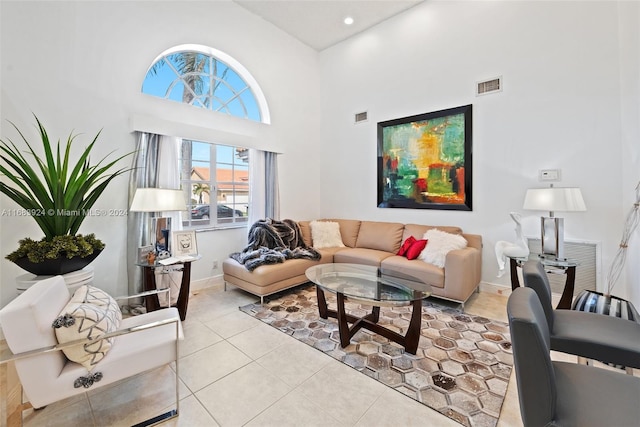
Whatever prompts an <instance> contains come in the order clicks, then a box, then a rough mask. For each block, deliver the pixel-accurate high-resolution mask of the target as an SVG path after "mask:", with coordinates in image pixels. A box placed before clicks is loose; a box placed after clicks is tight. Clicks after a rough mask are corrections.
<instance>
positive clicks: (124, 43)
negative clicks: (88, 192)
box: [0, 1, 320, 306]
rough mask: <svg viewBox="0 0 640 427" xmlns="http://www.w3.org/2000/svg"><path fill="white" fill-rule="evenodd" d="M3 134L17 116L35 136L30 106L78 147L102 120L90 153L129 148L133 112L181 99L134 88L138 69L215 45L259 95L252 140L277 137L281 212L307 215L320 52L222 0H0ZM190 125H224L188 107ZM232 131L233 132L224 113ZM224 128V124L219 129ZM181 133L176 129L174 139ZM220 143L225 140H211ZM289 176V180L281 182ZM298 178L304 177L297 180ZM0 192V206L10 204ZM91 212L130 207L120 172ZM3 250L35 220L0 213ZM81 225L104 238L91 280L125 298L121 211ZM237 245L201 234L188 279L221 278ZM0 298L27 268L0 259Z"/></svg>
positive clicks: (224, 234) (312, 205)
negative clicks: (265, 123) (265, 108)
mask: <svg viewBox="0 0 640 427" xmlns="http://www.w3.org/2000/svg"><path fill="white" fill-rule="evenodd" d="M0 15H1V17H0V19H1V20H0V27H1V30H0V31H1V32H0V36H1V45H0V48H1V49H0V61H1V76H0V79H1V80H0V83H1V84H0V86H1V90H2V94H1V98H0V107H1V112H0V122H1V124H2V129H1V135H2V138H6V137H11V138H14V137H15V136H16V135H15V133H13V132H12V131H11V129H9V128H8V127H7V126H6V123H7V122H6V120H11V121H13V122H15V123H16V124H17V125H18V126H19V127H20V128H21V129H24V130H25V133H26V134H27V135H29V136H30V137H34V136H35V132H34V128H33V123H34V120H33V118H32V116H31V112H33V113H35V114H37V115H38V117H39V118H40V119H41V120H42V121H43V122H44V124H45V125H46V126H47V129H48V130H49V131H50V134H51V135H52V136H56V137H61V138H64V137H66V136H67V135H68V133H69V132H70V131H71V130H72V129H73V130H75V131H76V132H81V133H84V134H85V136H84V137H83V138H81V140H80V141H79V144H80V145H84V143H85V141H87V139H88V138H89V137H90V136H93V135H94V134H95V133H96V132H97V131H98V130H99V129H101V128H103V129H104V130H103V133H102V136H101V138H100V143H99V146H98V148H97V150H96V153H95V158H96V159H97V158H98V156H103V155H106V154H107V153H109V152H111V151H112V150H115V152H116V154H118V155H120V154H124V153H126V152H129V151H131V150H133V149H134V147H135V138H134V135H133V134H132V133H131V125H130V120H131V118H132V117H133V116H134V115H140V114H147V115H148V114H151V115H154V114H156V115H164V116H172V115H173V114H174V113H176V114H178V113H179V112H180V111H182V110H180V108H179V107H182V106H180V105H179V104H175V105H172V104H173V103H171V102H169V101H164V102H163V101H161V100H156V99H151V98H149V97H147V96H143V95H142V94H140V88H141V86H142V81H143V79H144V76H145V74H146V71H147V68H148V67H149V66H150V65H151V63H152V61H153V60H154V58H155V57H156V56H157V55H158V54H160V53H161V52H162V51H164V50H165V49H167V48H170V47H173V46H176V45H179V44H184V43H197V44H203V45H208V46H212V47H215V48H216V49H219V50H221V51H223V52H225V53H227V54H229V55H231V56H232V57H234V58H235V59H237V60H238V61H239V62H240V63H242V64H243V65H244V66H245V67H246V68H247V69H248V70H249V71H250V72H251V73H252V75H253V76H254V77H255V78H256V80H257V81H258V83H259V84H260V86H261V87H262V90H263V91H264V93H265V95H266V97H267V100H268V102H269V107H270V111H271V119H272V124H271V126H269V127H268V129H267V130H264V131H263V132H262V133H261V131H257V132H254V133H253V134H252V135H253V137H254V139H255V141H254V143H255V145H260V141H261V140H262V138H264V140H265V141H270V142H273V143H277V145H278V147H279V149H280V150H281V151H282V152H283V153H284V154H282V156H281V158H280V168H281V174H282V178H281V186H282V212H283V215H286V216H291V217H301V218H309V217H314V216H316V215H317V213H318V206H319V205H318V203H319V202H318V201H317V198H315V197H313V198H309V200H305V203H299V199H300V198H301V197H303V198H304V194H305V193H306V188H307V186H311V187H312V188H313V187H317V184H316V183H315V181H316V180H317V176H318V174H319V165H318V164H316V163H311V164H310V162H309V161H308V159H309V158H313V157H317V155H316V153H315V152H316V151H317V150H318V148H317V147H318V146H319V139H318V136H317V135H318V131H319V123H320V121H319V118H318V117H319V108H320V101H319V81H318V67H317V53H316V52H315V51H313V50H312V49H310V48H308V47H306V46H304V45H303V44H301V43H300V42H298V41H297V40H295V39H293V38H291V37H290V36H288V35H286V34H285V33H284V32H282V31H280V30H278V29H276V28H275V27H273V26H272V25H271V24H268V23H266V22H265V21H264V20H262V19H260V18H257V17H256V16H255V15H253V14H251V13H249V12H247V11H245V10H244V9H242V8H240V7H238V6H236V5H235V4H234V3H231V2H191V1H188V2H185V1H177V2H170V1H169V2H148V1H140V2H111V1H98V2H58V1H56V2H50V1H44V2H11V1H2V2H1V3H0ZM193 117H195V119H194V120H195V121H196V123H195V124H197V125H199V126H202V127H209V128H214V129H219V130H222V131H225V127H226V125H225V123H226V122H227V120H226V117H225V116H221V115H220V114H219V113H213V112H206V111H205V112H200V111H198V112H197V113H194V115H193ZM228 122H229V123H230V124H229V126H228V128H229V129H236V128H237V122H235V121H233V120H231V121H228ZM227 130H228V129H227ZM177 136H181V135H177ZM214 142H224V141H214ZM286 177H296V178H294V179H287V178H286ZM297 177H306V181H307V182H308V183H309V184H305V183H304V182H303V181H302V180H299V179H298V178H297ZM13 207H15V205H14V204H13V202H11V201H10V200H9V199H8V198H6V197H4V196H2V197H1V198H0V208H13ZM96 207H97V208H105V209H109V208H119V209H123V208H127V178H126V177H121V178H119V179H118V180H117V181H116V182H114V183H113V184H112V185H111V186H110V188H108V189H107V191H106V193H105V194H104V195H103V197H102V198H101V200H100V201H99V202H98V203H97V205H96ZM0 222H1V225H0V227H1V229H2V239H1V240H2V242H1V245H0V249H1V250H0V253H1V254H2V256H3V257H4V256H5V255H6V254H8V253H9V252H11V251H13V250H14V249H15V248H17V241H18V240H19V239H21V238H23V237H27V236H28V237H32V238H40V237H41V236H42V233H41V232H40V231H39V229H38V228H37V227H36V225H35V222H34V221H32V220H29V219H25V218H16V217H8V216H3V217H2V218H0ZM80 232H84V233H89V232H95V233H96V235H97V236H98V237H99V238H101V239H102V240H103V241H104V242H105V243H106V249H105V251H104V252H103V253H102V254H101V255H100V256H99V257H98V258H97V259H96V261H94V262H93V264H92V265H93V266H94V269H95V274H96V279H95V284H96V285H97V286H100V287H102V288H104V289H105V290H107V291H109V292H112V293H113V294H117V295H120V294H123V293H125V292H126V291H127V284H126V260H127V257H126V243H125V242H126V219H125V218H123V217H106V218H104V217H101V218H89V219H87V220H86V221H85V222H84V224H83V226H82V227H81V229H80ZM245 244H246V229H245V228H241V229H235V230H225V231H215V232H206V233H198V245H199V249H200V251H201V252H202V254H203V259H202V260H200V261H198V262H196V263H194V264H193V273H192V277H193V279H201V278H206V277H209V276H212V275H216V274H221V270H220V269H218V271H214V270H212V268H211V266H212V263H211V261H212V260H213V259H217V260H222V259H224V258H226V257H227V256H228V254H229V253H230V252H232V251H236V250H239V249H241V248H242V247H244V245H245ZM0 268H1V270H2V271H1V282H0V293H1V295H0V306H3V305H4V304H6V303H7V302H8V301H10V300H11V299H12V298H13V297H14V296H15V277H16V276H18V275H20V274H24V273H25V272H24V271H23V270H21V269H19V268H18V267H16V266H15V265H13V264H12V263H10V262H9V261H7V260H5V259H2V260H1V261H0Z"/></svg>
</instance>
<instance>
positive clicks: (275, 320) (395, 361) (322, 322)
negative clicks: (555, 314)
mask: <svg viewBox="0 0 640 427" xmlns="http://www.w3.org/2000/svg"><path fill="white" fill-rule="evenodd" d="M327 302H328V304H329V306H330V307H335V304H336V300H335V295H333V294H330V293H327ZM345 306H346V310H347V312H348V313H350V314H352V315H354V316H358V317H362V316H364V315H366V314H367V313H369V312H370V311H371V307H370V306H366V305H361V304H358V303H355V302H347V303H346V304H345ZM240 310H242V311H244V312H245V313H247V314H249V315H251V316H253V317H255V318H257V319H260V320H261V321H263V322H265V323H267V324H269V325H271V326H273V327H274V328H277V329H279V330H280V331H282V332H284V333H286V334H289V335H291V336H292V337H294V338H296V339H298V340H300V341H302V342H304V343H306V344H308V345H310V346H312V347H314V348H316V349H318V350H320V351H322V352H324V353H326V354H328V355H330V356H331V357H333V358H335V359H337V360H339V361H341V362H343V363H345V364H347V365H349V366H351V367H352V368H354V369H357V370H358V371H360V372H362V373H363V374H365V375H368V376H370V377H371V378H374V379H376V380H378V381H380V382H381V383H383V384H385V385H387V386H389V387H392V388H394V389H396V390H397V391H399V392H400V393H403V394H405V395H406V396H409V397H410V398H412V399H415V400H417V401H418V402H420V403H422V404H424V405H427V406H429V407H430V408H433V409H435V410H437V411H439V412H440V413H442V414H444V415H446V416H447V417H449V418H451V419H453V420H455V421H457V422H459V423H460V424H462V425H465V426H495V425H496V424H497V422H498V417H499V415H500V409H501V407H502V403H503V401H504V396H505V393H506V390H507V384H508V382H509V376H510V374H511V367H512V365H513V357H512V353H511V342H510V336H509V325H508V324H506V323H504V322H500V321H496V320H491V319H487V318H484V317H480V316H472V315H468V314H465V313H463V312H462V311H460V310H458V309H454V308H449V307H445V306H441V305H438V304H436V303H434V302H432V300H431V299H429V300H425V301H423V307H422V325H421V328H422V332H421V336H420V341H419V344H418V351H417V352H416V355H412V354H409V353H405V351H404V349H403V348H402V346H400V345H398V344H396V343H392V342H390V341H389V340H388V339H386V338H384V337H382V336H380V335H377V334H375V333H373V332H370V331H368V330H364V329H361V330H359V331H358V332H357V333H356V334H355V335H354V336H353V338H352V339H351V344H350V345H349V346H347V347H345V348H342V347H341V346H340V337H339V333H338V323H337V321H336V319H333V318H328V319H322V318H320V316H319V314H318V305H317V297H316V291H315V286H313V285H308V286H302V287H299V288H296V289H294V290H289V291H286V292H282V293H280V294H276V295H274V299H271V300H270V301H268V302H265V303H264V305H261V304H260V303H255V304H249V305H246V306H244V307H240ZM410 318H411V307H382V308H381V311H380V319H379V322H378V323H379V324H380V325H383V326H385V327H387V328H388V329H391V330H394V331H396V332H398V333H400V334H404V333H405V332H406V328H407V326H408V325H409V320H410Z"/></svg>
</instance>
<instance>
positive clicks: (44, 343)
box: [0, 276, 183, 425]
mask: <svg viewBox="0 0 640 427" xmlns="http://www.w3.org/2000/svg"><path fill="white" fill-rule="evenodd" d="M136 297H139V296H136ZM70 298H71V296H70V294H69V291H68V290H67V287H66V285H65V282H64V280H63V279H62V277H61V276H56V277H52V278H49V279H46V280H42V281H40V282H38V283H36V284H34V285H33V286H31V287H30V288H29V289H27V290H26V291H25V292H24V293H22V294H21V295H19V296H18V297H17V298H15V299H14V300H13V301H11V302H10V303H9V304H7V305H6V306H5V307H4V308H3V309H2V310H0V326H1V327H2V331H3V333H4V336H5V339H6V341H7V345H8V347H9V349H10V350H11V352H12V353H13V356H11V358H10V360H12V361H15V368H16V371H17V374H18V377H19V380H20V383H21V385H22V388H23V389H24V394H25V395H26V397H27V398H28V400H29V402H30V404H31V406H32V407H34V408H41V407H44V406H46V405H48V404H50V403H53V402H56V401H59V400H62V399H65V398H67V397H71V396H74V395H77V394H80V393H84V392H86V391H88V390H93V389H95V388H98V387H103V386H105V385H108V384H111V383H113V382H115V381H118V380H121V379H124V378H127V377H130V376H132V375H135V374H138V373H141V372H143V371H147V370H150V369H154V368H157V367H160V366H163V365H166V364H169V363H172V362H174V361H175V362H176V364H175V373H176V378H175V383H174V384H173V385H174V387H175V393H176V407H175V409H173V410H170V411H168V412H166V413H164V414H161V415H159V416H157V417H154V418H153V419H152V422H151V423H155V422H159V421H160V420H163V419H168V418H173V417H175V416H177V415H178V391H177V390H178V341H179V340H180V339H182V337H183V335H182V326H181V323H180V317H179V314H178V311H177V309H175V308H166V309H161V310H158V311H154V312H151V313H147V314H143V315H140V316H133V317H129V318H126V319H122V321H121V322H120V326H119V327H118V328H117V330H114V331H108V332H107V333H106V334H104V335H101V336H100V339H103V340H106V339H109V338H110V339H111V348H110V349H109V351H108V352H107V353H106V354H105V355H104V356H103V358H102V359H101V360H99V361H98V362H97V363H95V365H92V368H91V371H90V372H88V370H87V368H86V367H85V366H83V365H81V364H79V363H76V362H72V361H70V360H69V359H68V358H67V357H66V355H65V353H64V352H63V351H66V350H68V349H70V348H78V347H83V346H86V345H88V344H93V345H95V344H96V342H97V341H98V340H95V339H82V340H75V341H71V342H67V343H64V344H59V343H58V340H57V338H56V332H55V329H54V327H52V324H53V322H54V320H56V319H58V318H59V316H60V313H61V311H62V310H63V309H64V308H65V307H66V306H67V303H68V302H69V300H70ZM103 342H104V341H103ZM83 348H84V347H83ZM101 356H102V355H101ZM5 361H6V360H5ZM23 407H24V406H23ZM28 407H29V406H26V407H25V408H24V409H26V408H28ZM151 423H149V424H151ZM149 424H146V425H149Z"/></svg>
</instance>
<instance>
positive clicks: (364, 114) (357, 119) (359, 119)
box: [354, 111, 367, 123]
mask: <svg viewBox="0 0 640 427" xmlns="http://www.w3.org/2000/svg"><path fill="white" fill-rule="evenodd" d="M366 121H367V112H366V111H363V112H362V113H356V116H355V122H354V123H361V122H366Z"/></svg>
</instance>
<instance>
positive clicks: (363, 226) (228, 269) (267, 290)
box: [222, 219, 482, 304]
mask: <svg viewBox="0 0 640 427" xmlns="http://www.w3.org/2000/svg"><path fill="white" fill-rule="evenodd" d="M323 221H334V222H337V223H339V224H340V234H341V237H342V242H343V243H344V245H345V247H333V248H322V249H317V250H318V251H319V252H320V253H321V254H322V258H321V259H320V260H318V261H313V260H308V259H290V260H287V261H285V262H284V263H280V264H271V265H262V266H260V267H258V268H256V269H255V270H253V271H251V272H250V271H248V270H247V269H246V268H245V267H244V266H243V265H241V264H239V263H238V262H237V261H235V260H233V259H231V258H228V259H226V260H225V261H224V262H223V264H222V271H223V272H224V276H223V277H224V281H225V289H226V285H227V284H231V285H234V286H238V287H239V288H242V289H244V290H245V291H247V292H250V293H252V294H254V295H257V296H259V297H260V301H261V302H262V301H263V298H264V297H265V296H267V295H270V294H273V293H275V292H278V291H281V290H283V289H287V288H290V287H293V286H297V285H300V284H302V283H305V282H307V281H308V279H307V277H306V276H305V271H306V270H307V268H309V267H311V266H313V265H317V264H323V263H330V262H342V263H354V264H366V265H373V266H381V267H384V268H389V269H392V270H396V271H401V272H405V273H407V274H410V275H412V276H414V277H418V278H420V279H422V280H423V281H425V282H426V283H429V284H430V285H431V288H432V292H433V296H436V297H440V298H444V299H448V300H452V301H456V302H460V303H462V304H464V302H465V301H466V300H467V299H468V298H469V297H470V296H471V294H472V293H473V292H474V291H475V290H476V289H477V287H478V285H479V283H480V277H481V268H482V236H480V235H477V234H466V233H462V230H461V229H460V228H458V227H444V226H437V227H436V226H429V225H418V224H401V223H396V222H376V221H359V220H351V219H325V220H323ZM298 224H299V226H300V230H301V232H302V236H303V239H304V241H305V243H306V244H307V245H309V246H313V241H312V238H311V227H310V221H299V222H298ZM432 228H437V229H439V230H441V231H445V232H448V233H453V234H460V235H462V236H463V237H464V238H465V239H466V240H467V247H466V248H464V249H458V250H453V251H451V252H449V253H448V254H447V256H446V260H445V266H444V268H439V267H437V266H435V265H433V264H428V263H426V262H425V261H423V260H421V259H415V260H408V259H407V258H405V257H402V256H398V255H396V254H397V253H398V250H399V249H400V246H401V245H402V242H404V240H405V239H407V238H408V237H409V236H413V237H414V238H416V239H421V238H422V236H423V235H424V233H425V232H426V231H427V230H429V229H432Z"/></svg>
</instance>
